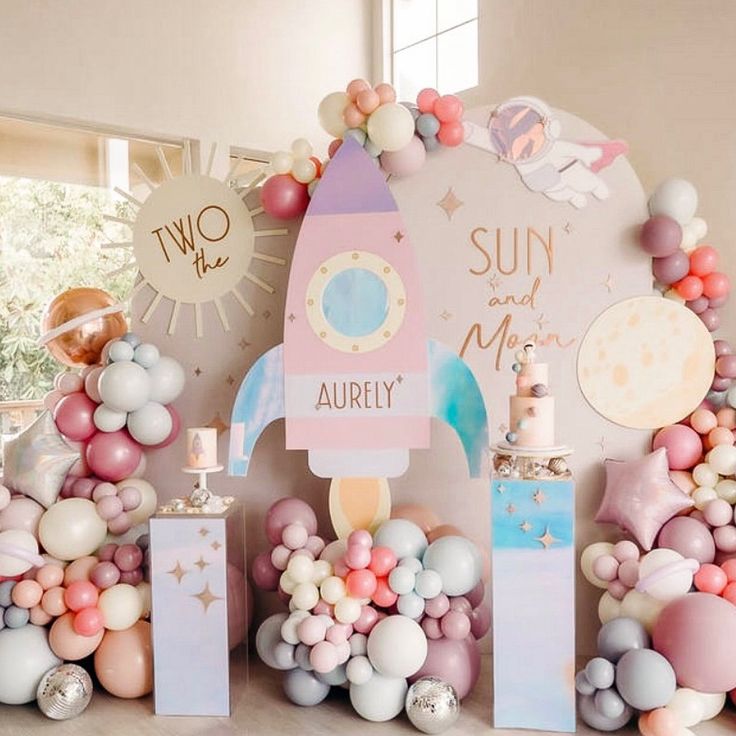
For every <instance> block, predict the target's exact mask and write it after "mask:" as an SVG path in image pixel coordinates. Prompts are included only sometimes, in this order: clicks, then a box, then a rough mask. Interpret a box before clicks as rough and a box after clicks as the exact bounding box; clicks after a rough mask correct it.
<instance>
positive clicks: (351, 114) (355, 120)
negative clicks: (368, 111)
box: [342, 102, 365, 128]
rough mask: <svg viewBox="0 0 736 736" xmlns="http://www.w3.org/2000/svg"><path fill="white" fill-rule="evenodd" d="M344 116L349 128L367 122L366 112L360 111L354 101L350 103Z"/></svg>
mask: <svg viewBox="0 0 736 736" xmlns="http://www.w3.org/2000/svg"><path fill="white" fill-rule="evenodd" d="M342 117H343V120H344V121H345V125H347V126H348V127H349V128H358V127H360V126H361V125H362V124H363V123H364V122H365V114H364V113H362V112H361V111H360V109H359V108H358V106H357V105H356V104H355V103H354V102H351V103H349V104H348V106H347V107H346V108H345V111H344V112H343V114H342Z"/></svg>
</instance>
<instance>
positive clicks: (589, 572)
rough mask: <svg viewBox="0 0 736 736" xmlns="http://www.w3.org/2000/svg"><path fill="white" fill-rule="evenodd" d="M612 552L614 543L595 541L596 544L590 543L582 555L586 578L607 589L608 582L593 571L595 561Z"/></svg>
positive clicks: (581, 559) (597, 586) (598, 586)
mask: <svg viewBox="0 0 736 736" xmlns="http://www.w3.org/2000/svg"><path fill="white" fill-rule="evenodd" d="M612 554H613V545H612V544H611V543H610V542H595V543H594V544H589V545H588V546H587V547H586V548H585V549H584V550H583V554H582V555H580V569H581V571H582V573H583V575H584V576H585V579H586V580H587V581H588V582H589V583H591V584H592V585H595V587H596V588H601V589H603V590H605V589H606V588H607V587H608V583H607V582H606V581H605V580H602V579H601V578H599V577H598V576H597V575H596V574H595V573H594V572H593V563H594V562H595V561H596V560H597V559H598V558H599V557H602V556H603V555H612Z"/></svg>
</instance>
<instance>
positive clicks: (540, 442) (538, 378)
mask: <svg viewBox="0 0 736 736" xmlns="http://www.w3.org/2000/svg"><path fill="white" fill-rule="evenodd" d="M513 369H514V372H515V373H516V374H517V375H516V394H515V395H513V396H510V397H509V431H508V432H507V434H506V442H507V443H508V444H509V445H513V446H514V447H517V448H523V447H527V448H531V449H543V448H548V447H554V445H555V399H554V397H553V396H550V393H549V366H548V365H547V364H546V363H537V362H536V358H535V354H534V345H533V343H527V344H526V345H524V350H522V351H519V352H518V353H517V354H516V363H514V366H513Z"/></svg>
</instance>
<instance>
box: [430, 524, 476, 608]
mask: <svg viewBox="0 0 736 736" xmlns="http://www.w3.org/2000/svg"><path fill="white" fill-rule="evenodd" d="M423 563H424V567H425V569H427V570H435V571H436V572H438V573H439V576H440V577H441V578H442V592H443V593H445V594H446V595H465V593H468V592H470V591H471V590H472V589H473V588H474V587H475V586H476V585H477V584H478V581H479V580H480V576H481V572H482V570H483V560H482V558H481V555H480V551H479V550H478V547H477V546H476V545H475V544H473V542H471V541H470V540H469V539H466V538H465V537H455V536H449V537H440V538H439V539H436V540H435V541H434V542H432V544H430V545H429V547H427V551H426V552H425V553H424V557H423Z"/></svg>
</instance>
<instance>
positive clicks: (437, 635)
mask: <svg viewBox="0 0 736 736" xmlns="http://www.w3.org/2000/svg"><path fill="white" fill-rule="evenodd" d="M422 631H424V633H425V635H426V637H427V639H441V638H442V627H441V626H440V620H439V619H436V618H430V617H429V616H425V617H424V618H423V619H422Z"/></svg>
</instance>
